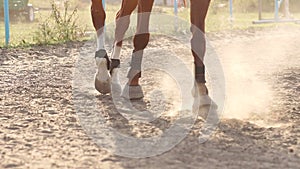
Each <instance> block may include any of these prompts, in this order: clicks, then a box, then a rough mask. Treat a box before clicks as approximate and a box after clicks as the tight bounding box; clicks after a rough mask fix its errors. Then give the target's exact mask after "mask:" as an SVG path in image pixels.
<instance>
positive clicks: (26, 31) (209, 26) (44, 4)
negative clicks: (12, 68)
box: [0, 0, 300, 47]
mask: <svg viewBox="0 0 300 169" xmlns="http://www.w3.org/2000/svg"><path fill="white" fill-rule="evenodd" d="M72 1H73V3H72ZM70 2H71V3H70V5H71V6H70V12H71V11H72V10H73V9H75V7H76V6H80V8H78V10H77V15H78V18H77V21H78V23H80V25H79V26H81V27H85V28H86V31H87V32H91V33H94V28H93V25H92V20H91V16H90V1H88V3H87V2H83V1H78V0H70ZM30 3H32V4H33V5H34V6H35V7H38V8H49V9H50V8H51V4H50V3H49V1H38V0H31V1H30ZM119 6H120V5H112V4H107V5H106V12H107V17H106V23H112V22H114V18H115V15H116V12H117V11H118V9H119ZM153 10H154V12H160V13H164V14H168V15H170V16H173V8H172V7H160V6H155V7H154V9H153ZM189 13H190V12H189V9H187V8H181V9H179V13H178V17H179V18H180V19H182V21H185V22H184V24H182V25H178V27H179V28H180V29H182V30H185V31H188V30H189V26H190V25H189ZM50 15H51V11H50V10H40V11H39V12H38V13H37V14H36V20H35V21H34V22H33V23H26V22H22V21H21V20H18V19H11V20H12V22H11V25H10V28H11V41H10V46H13V47H15V46H31V45H35V44H37V42H36V39H35V35H36V32H39V31H40V27H39V26H40V25H41V24H42V23H43V21H44V20H45V18H48V17H49V16H50ZM293 15H294V17H295V18H300V13H293ZM264 17H265V18H272V17H273V13H264ZM257 18H258V14H257V13H256V12H248V13H243V12H238V13H237V12H235V13H234V20H233V22H230V20H229V12H228V9H227V8H226V7H225V8H220V9H217V12H216V10H215V9H213V8H212V6H211V9H210V10H209V14H208V16H207V20H206V31H207V32H218V31H224V30H237V29H238V30H245V29H249V28H251V29H253V28H254V29H255V28H268V27H270V28H271V27H276V26H277V25H278V24H261V25H254V24H252V21H254V20H257ZM134 22H135V18H133V19H132V24H133V25H134ZM170 22H173V21H172V20H171V21H170V20H163V19H161V18H152V23H151V27H155V26H156V25H155V24H160V25H163V24H164V23H168V24H169V25H170ZM281 24H283V23H280V25H281ZM287 25H293V26H299V25H296V24H287ZM134 27H135V26H131V27H130V31H131V32H134ZM49 28H50V29H51V27H49ZM165 29H172V28H165ZM107 31H108V32H109V36H110V37H109V38H113V31H114V27H113V25H111V27H108V28H107ZM164 31H168V30H164ZM87 38H89V37H82V38H79V39H77V40H85V39H87ZM60 42H62V43H63V42H64V40H61V41H60ZM4 45H5V34H4V24H1V25H0V47H3V46H4Z"/></svg>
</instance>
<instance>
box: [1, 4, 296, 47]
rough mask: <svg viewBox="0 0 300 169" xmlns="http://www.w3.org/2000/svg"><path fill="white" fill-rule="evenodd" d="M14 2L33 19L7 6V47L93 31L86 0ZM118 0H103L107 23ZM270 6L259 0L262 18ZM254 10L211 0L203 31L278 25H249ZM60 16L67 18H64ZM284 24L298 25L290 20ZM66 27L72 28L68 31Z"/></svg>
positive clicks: (183, 15)
mask: <svg viewBox="0 0 300 169" xmlns="http://www.w3.org/2000/svg"><path fill="white" fill-rule="evenodd" d="M15 1H17V2H19V3H20V2H23V3H28V4H32V7H33V9H34V18H32V17H33V16H30V15H29V14H28V12H26V11H25V12H20V11H18V8H20V7H16V6H13V5H14V4H11V5H10V13H11V14H10V29H11V30H10V31H11V32H10V35H11V37H10V46H30V45H39V44H51V43H61V42H66V41H78V40H85V39H87V38H89V36H88V35H90V34H91V33H93V32H94V29H93V26H92V21H91V17H90V3H91V2H90V0H67V1H66V0H54V1H50V0H46V1H40V0H29V2H27V1H28V0H10V3H12V2H15ZM120 2H121V0H106V12H107V21H106V22H107V23H110V22H113V21H114V17H115V14H116V12H117V11H118V9H119V7H120ZM0 3H1V5H0V7H1V9H0V13H1V16H0V22H1V24H0V46H1V47H3V46H4V45H5V27H4V19H3V1H1V2H0ZM66 3H67V5H66ZM155 3H156V4H155V6H154V9H153V12H156V13H165V14H169V15H174V1H173V0H156V1H155ZM289 4H290V5H289V12H290V16H289V17H290V18H300V1H299V0H289ZM23 5H24V4H23ZM25 5H27V4H25ZM274 5H275V4H274V0H262V6H263V8H262V9H263V18H274ZM283 6H284V4H283V5H281V7H280V12H279V17H280V18H283V17H285V16H284V14H285V11H284V10H285V8H284V7H283ZM258 9H259V1H258V0H233V7H232V11H233V12H232V15H230V5H229V0H213V1H211V6H210V10H209V14H208V17H207V26H206V27H207V32H219V31H224V30H245V29H249V28H250V29H253V28H262V27H276V26H277V25H278V24H274V23H271V24H258V25H256V24H253V23H252V22H253V21H255V20H257V19H258ZM25 10H28V9H27V8H26V9H25ZM31 15H32V14H31ZM178 17H179V18H180V19H183V20H186V21H189V0H187V3H186V4H185V3H184V1H183V0H178ZM64 18H67V19H66V20H64ZM68 18H69V19H68ZM60 19H61V20H60ZM286 24H288V25H290V26H299V24H298V25H297V24H294V23H286ZM56 26H58V27H59V28H57V31H56V32H53V28H54V27H56ZM185 26H186V28H184V29H187V28H188V25H185ZM179 27H180V26H179ZM67 30H72V31H71V33H70V32H68V31H67ZM65 34H68V35H65ZM46 36H48V37H46ZM56 36H57V37H56ZM65 36H67V37H65Z"/></svg>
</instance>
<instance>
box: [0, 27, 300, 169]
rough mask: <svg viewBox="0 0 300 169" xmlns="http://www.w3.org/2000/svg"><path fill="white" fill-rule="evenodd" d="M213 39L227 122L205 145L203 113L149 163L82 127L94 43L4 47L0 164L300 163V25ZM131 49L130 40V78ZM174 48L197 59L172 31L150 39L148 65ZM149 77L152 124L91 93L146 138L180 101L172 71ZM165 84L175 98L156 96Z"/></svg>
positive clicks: (110, 118)
mask: <svg viewBox="0 0 300 169" xmlns="http://www.w3.org/2000/svg"><path fill="white" fill-rule="evenodd" d="M208 37H209V40H210V42H211V48H212V49H214V50H215V52H216V53H217V54H218V56H219V58H220V61H221V63H222V66H223V69H224V75H225V79H226V102H225V103H226V104H225V109H224V111H223V114H222V119H221V122H220V123H219V124H218V127H217V129H216V131H215V132H214V134H213V135H212V137H210V139H209V140H208V141H207V142H205V143H203V144H199V141H198V136H199V129H200V128H201V125H202V124H203V121H202V120H201V119H200V118H199V119H198V120H197V122H196V123H195V125H194V127H193V128H192V130H191V131H190V132H189V134H188V136H187V137H186V138H185V139H184V140H183V141H181V142H180V143H179V144H178V145H177V146H176V147H174V148H173V149H171V150H170V151H168V152H165V153H163V154H161V155H158V156H155V157H149V158H142V159H133V158H127V157H121V156H117V155H114V154H112V153H110V152H108V151H106V150H105V149H104V148H102V147H99V146H97V145H96V144H95V142H93V140H92V139H91V138H90V137H89V136H88V135H87V134H86V132H85V131H84V130H83V128H82V125H81V123H80V120H79V117H78V114H76V111H75V108H74V100H73V98H72V89H73V86H72V84H73V75H74V70H75V68H74V65H75V63H76V60H77V59H78V57H79V56H82V55H86V57H87V59H88V60H90V62H93V48H94V46H93V44H92V43H87V44H66V45H60V46H51V47H34V48H32V49H0V53H1V57H0V59H1V60H0V64H1V67H0V72H1V73H0V76H1V78H0V85H1V88H0V95H1V96H0V100H1V102H0V168H109V169H113V168H124V169H128V168H153V169H156V168H170V169H173V168H174V169H175V168H176V169H177V168H178V169H179V168H180V169H181V168H193V169H198V168H300V141H299V138H300V125H299V124H300V107H299V103H300V100H299V91H300V50H299V44H300V32H299V30H297V29H292V28H285V29H284V30H283V29H274V30H261V31H254V30H249V31H246V32H238V31H236V32H224V33H218V34H209V35H208ZM161 44H163V45H161ZM175 47H176V48H175ZM130 49H131V46H130V45H129V44H128V43H126V44H125V46H124V50H123V52H122V70H121V82H122V84H124V82H125V78H124V74H125V70H126V69H127V67H128V58H129V56H130ZM158 49H159V50H158ZM168 51H172V52H173V53H176V55H177V56H179V57H181V58H182V59H183V60H184V63H186V64H187V65H192V58H191V56H190V54H189V49H188V48H186V47H185V46H184V45H182V44H181V43H180V42H178V41H177V40H176V39H172V38H168V37H165V36H156V37H153V38H152V41H151V42H150V44H149V47H148V49H147V51H146V52H145V57H148V58H150V59H148V60H146V61H145V63H148V62H149V64H151V62H155V60H156V58H157V57H160V58H164V59H165V61H166V60H168V57H164V56H169V55H170V54H169V52H168ZM208 53H209V51H208ZM151 57H152V58H151ZM189 67H190V66H189ZM94 68H95V67H94V65H93V66H91V69H92V70H94ZM93 76H94V75H93V74H92V73H91V78H93ZM143 77H144V78H143V80H142V85H143V87H144V90H145V96H146V97H145V99H144V101H143V104H145V105H144V107H145V108H146V109H150V110H153V111H154V112H155V111H156V110H157V111H159V110H163V114H162V116H161V117H160V120H154V121H153V122H151V123H150V122H149V123H137V122H134V121H130V120H129V121H128V120H126V119H125V118H124V117H123V116H121V115H120V114H118V113H117V112H116V111H114V108H113V102H112V98H111V97H110V96H109V95H101V94H98V93H97V92H96V91H94V90H92V91H91V93H93V95H94V96H95V98H96V100H97V105H98V107H99V109H100V110H101V111H100V113H101V115H103V116H104V117H106V118H105V119H106V122H107V125H110V126H112V127H113V128H115V129H116V130H119V131H120V132H121V133H123V134H127V135H131V136H134V137H139V138H141V137H143V138H144V137H152V136H156V135H159V134H161V133H162V132H163V131H164V130H165V129H166V128H168V127H170V126H171V125H172V123H173V122H174V119H176V117H177V115H178V113H177V115H176V113H174V112H175V109H176V106H177V103H178V102H180V100H179V99H178V98H179V96H178V94H177V93H178V91H176V90H177V89H176V85H174V82H172V79H168V77H167V76H165V74H161V72H159V71H157V70H154V69H153V70H151V69H150V70H148V71H146V72H145V73H144V75H143ZM160 77H164V78H163V79H167V80H162V78H160ZM172 85H174V86H172ZM170 86H171V87H170ZM157 88H159V89H161V90H162V91H165V92H166V93H169V94H166V95H165V96H166V97H165V98H164V99H162V98H161V97H160V94H161V93H155V92H154V94H153V92H152V91H153V90H155V89H157ZM211 90H213V89H211ZM188 92H189V91H188ZM212 92H213V91H212ZM170 93H173V95H170ZM155 94H157V95H155ZM153 96H154V97H153ZM162 105H163V106H162ZM137 106H138V105H137ZM172 113H173V114H172ZM174 114H175V115H174Z"/></svg>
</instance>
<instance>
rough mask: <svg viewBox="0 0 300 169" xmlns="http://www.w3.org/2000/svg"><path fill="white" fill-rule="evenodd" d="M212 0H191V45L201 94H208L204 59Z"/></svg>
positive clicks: (196, 78)
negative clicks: (206, 19)
mask: <svg viewBox="0 0 300 169" xmlns="http://www.w3.org/2000/svg"><path fill="white" fill-rule="evenodd" d="M209 4H210V0H191V14H190V20H191V24H192V25H191V32H192V39H191V47H192V54H193V56H194V64H195V80H196V82H197V83H198V84H199V85H198V88H199V92H200V94H201V95H206V94H208V91H207V88H206V86H205V82H206V81H205V66H204V64H203V59H204V55H205V51H206V42H205V18H206V14H207V11H208V7H209Z"/></svg>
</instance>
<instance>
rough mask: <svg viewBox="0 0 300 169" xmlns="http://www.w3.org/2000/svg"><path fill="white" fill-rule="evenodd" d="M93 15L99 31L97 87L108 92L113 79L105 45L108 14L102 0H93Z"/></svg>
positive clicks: (96, 58)
mask: <svg viewBox="0 0 300 169" xmlns="http://www.w3.org/2000/svg"><path fill="white" fill-rule="evenodd" d="M91 15H92V21H93V25H94V28H95V30H96V31H97V50H96V54H95V61H96V65H97V73H96V75H95V88H96V90H98V91H99V92H100V93H102V94H106V93H109V92H110V90H111V87H110V81H111V79H110V75H109V73H108V70H109V66H110V60H109V58H108V55H107V53H106V50H105V47H104V31H103V29H104V22H105V17H106V15H105V11H104V9H103V5H102V0H92V6H91Z"/></svg>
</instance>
